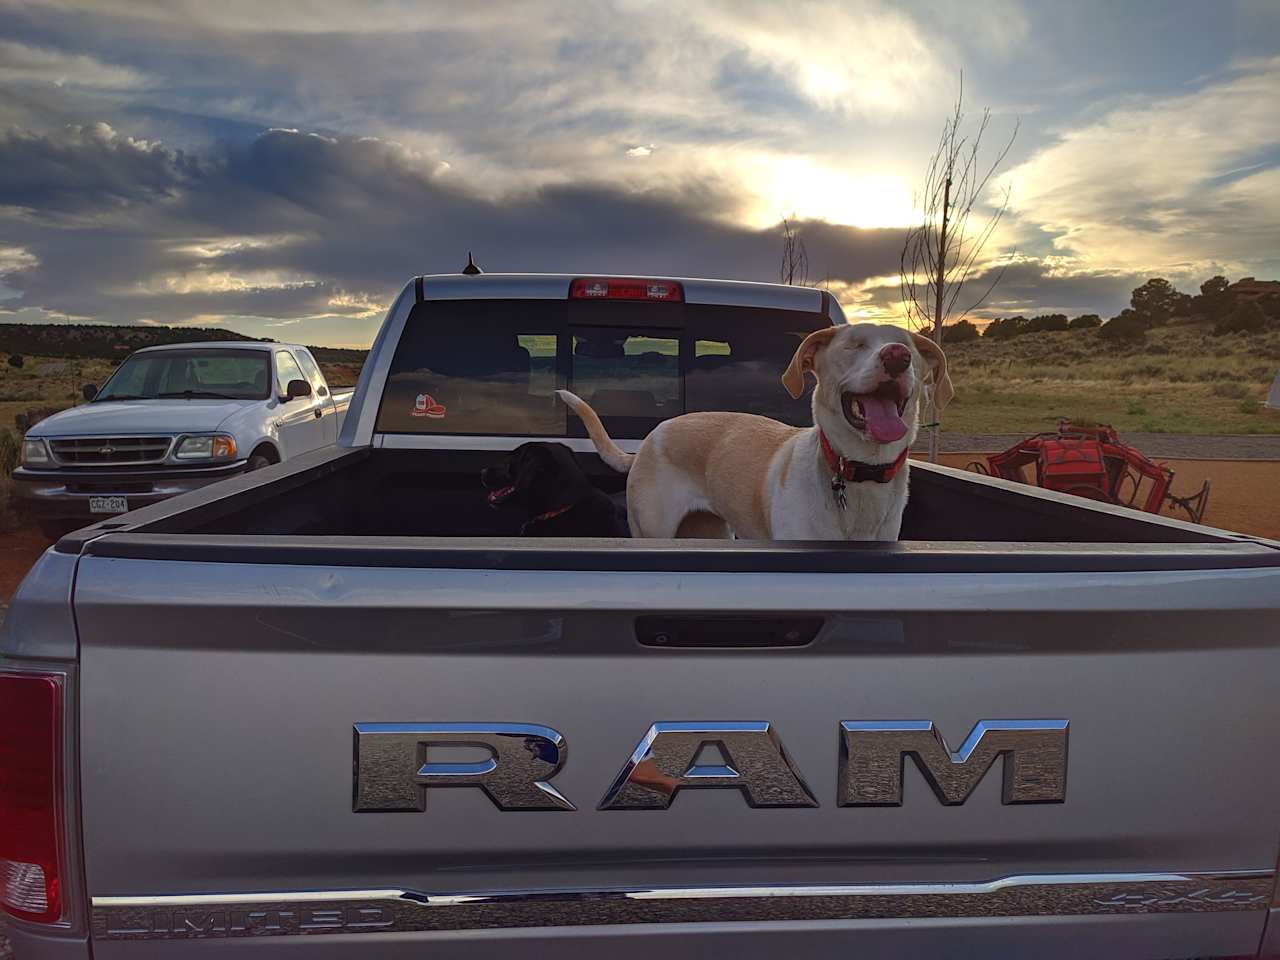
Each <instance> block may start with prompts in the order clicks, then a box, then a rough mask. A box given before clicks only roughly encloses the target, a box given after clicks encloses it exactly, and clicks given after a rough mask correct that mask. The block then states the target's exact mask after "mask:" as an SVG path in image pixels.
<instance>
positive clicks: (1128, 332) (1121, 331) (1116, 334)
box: [1098, 310, 1147, 343]
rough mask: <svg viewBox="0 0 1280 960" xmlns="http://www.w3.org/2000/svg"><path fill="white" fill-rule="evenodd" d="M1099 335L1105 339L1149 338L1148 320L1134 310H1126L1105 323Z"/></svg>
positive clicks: (1133, 339)
mask: <svg viewBox="0 0 1280 960" xmlns="http://www.w3.org/2000/svg"><path fill="white" fill-rule="evenodd" d="M1098 336H1099V337H1101V338H1102V339H1103V340H1119V341H1128V342H1131V343H1136V342H1140V341H1143V340H1145V339H1147V321H1146V320H1144V319H1143V318H1142V317H1140V316H1139V315H1138V314H1136V313H1134V312H1133V311H1132V310H1125V311H1124V312H1122V313H1121V314H1120V316H1118V317H1112V318H1111V319H1110V320H1108V321H1107V322H1106V323H1104V324H1103V325H1102V327H1101V328H1100V329H1099V330H1098Z"/></svg>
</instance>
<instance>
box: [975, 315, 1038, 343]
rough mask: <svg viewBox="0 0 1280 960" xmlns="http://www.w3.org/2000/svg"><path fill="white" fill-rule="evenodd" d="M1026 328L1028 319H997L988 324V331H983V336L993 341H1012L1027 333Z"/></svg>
mask: <svg viewBox="0 0 1280 960" xmlns="http://www.w3.org/2000/svg"><path fill="white" fill-rule="evenodd" d="M1026 328H1027V318H1026V317H996V319H994V320H992V321H991V322H990V323H989V324H987V329H985V330H983V331H982V335H983V336H984V337H990V338H991V339H992V340H1012V339H1013V338H1014V337H1016V336H1018V335H1019V334H1021V333H1024V332H1026Z"/></svg>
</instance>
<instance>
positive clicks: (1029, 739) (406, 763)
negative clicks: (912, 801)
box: [352, 720, 1068, 813]
mask: <svg viewBox="0 0 1280 960" xmlns="http://www.w3.org/2000/svg"><path fill="white" fill-rule="evenodd" d="M1067 730H1068V723H1067V721H1066V720H982V721H980V722H979V723H978V724H976V725H975V726H974V728H973V730H972V731H971V732H970V734H969V736H968V737H967V738H966V739H965V741H964V743H963V744H962V745H961V747H960V749H959V750H957V751H954V752H952V751H951V750H950V749H949V748H948V747H947V745H946V742H945V741H944V740H943V739H942V736H941V734H940V733H939V732H938V730H937V728H936V727H935V726H934V725H933V723H932V722H931V721H928V720H905V721H904V720H893V721H879V720H875V721H859V720H846V721H844V722H843V723H841V724H840V766H839V775H838V778H837V797H836V801H837V804H838V805H839V806H842V807H856V806H897V805H900V804H901V803H902V791H903V786H902V781H903V776H904V772H903V768H904V766H905V761H906V758H908V757H910V758H911V759H912V760H913V761H914V763H915V765H916V766H917V767H918V768H919V770H920V773H921V774H922V775H923V777H924V779H925V781H926V782H927V783H928V784H929V786H930V787H931V788H932V789H933V792H934V793H935V794H936V795H937V798H938V800H939V801H941V802H942V803H944V804H948V805H954V804H961V803H964V802H965V801H966V800H967V799H968V798H969V796H970V794H972V793H973V791H974V789H975V788H976V787H977V786H978V784H979V782H981V781H982V779H983V778H984V777H985V776H986V774H987V773H988V771H990V769H991V767H992V765H993V764H994V763H995V761H996V760H997V759H1003V764H1004V784H1003V791H1002V794H1001V802H1002V803H1006V804H1013V803H1062V802H1063V801H1064V800H1065V798H1066V787H1067ZM354 733H355V788H354V800H353V804H352V809H354V810H355V812H357V813H388V812H397V811H422V810H425V809H426V806H427V790H428V788H431V787H476V788H478V789H480V790H483V791H484V793H485V794H486V795H487V796H488V797H489V799H490V800H492V801H493V803H494V805H495V806H497V807H498V809H499V810H574V809H576V808H575V807H574V805H573V804H572V803H570V802H569V800H568V799H566V798H565V797H564V796H563V795H562V794H561V793H560V792H559V791H558V790H556V788H555V787H553V786H551V785H550V784H549V783H548V782H547V781H548V780H550V779H551V778H552V777H554V776H555V775H556V773H558V772H559V770H560V768H561V767H562V766H564V763H565V759H566V757H567V755H568V744H567V743H566V741H565V738H564V736H563V735H562V734H560V733H559V731H556V730H553V729H551V728H550V727H545V726H541V725H538V724H529V723H418V724H415V723H359V724H356V725H355V731H354ZM459 746H470V747H479V748H481V749H483V750H485V751H487V752H488V754H489V755H488V757H487V758H485V759H483V760H480V761H476V762H470V763H446V762H440V761H439V760H433V759H431V756H430V754H431V749H432V747H436V748H439V747H459ZM708 748H712V749H714V750H716V751H718V753H719V757H718V758H716V761H715V762H708V761H707V760H706V759H705V758H704V756H703V755H704V753H705V752H706V751H707V750H708ZM685 788H700V789H708V788H719V789H726V788H727V789H733V790H738V791H740V792H741V794H742V796H743V799H744V800H745V801H746V802H747V803H748V804H749V805H750V806H752V807H816V806H818V805H819V804H818V801H817V800H816V799H815V798H814V796H813V794H812V793H811V792H810V790H809V788H808V787H807V786H806V785H805V781H804V778H803V777H802V776H801V774H800V771H799V770H798V769H797V768H796V766H795V764H794V763H793V762H792V760H791V758H790V756H789V755H788V754H787V751H786V749H785V748H784V747H783V745H782V741H781V740H780V739H779V738H778V736H777V734H776V733H775V732H774V729H773V727H772V726H771V725H770V724H769V723H768V721H764V720H755V721H699V722H693V723H673V722H661V723H655V724H653V725H652V726H651V727H650V728H649V730H648V732H647V733H646V734H645V735H644V737H643V738H642V739H641V741H640V743H639V745H638V746H637V747H636V749H635V750H634V752H633V753H632V755H631V757H630V759H628V761H627V762H626V764H624V766H623V768H622V770H621V772H620V773H619V774H618V776H617V777H616V778H615V779H614V781H613V783H612V784H611V785H610V786H609V788H608V790H606V791H605V794H604V796H603V797H602V798H601V800H600V803H599V806H598V809H600V810H665V809H667V808H668V807H669V806H670V805H671V803H672V801H673V799H674V798H675V795H676V793H678V792H679V791H680V790H682V789H685Z"/></svg>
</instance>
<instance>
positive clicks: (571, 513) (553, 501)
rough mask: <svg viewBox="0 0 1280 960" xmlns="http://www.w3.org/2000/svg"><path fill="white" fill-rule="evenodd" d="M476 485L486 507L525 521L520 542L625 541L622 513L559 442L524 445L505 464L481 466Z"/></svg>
mask: <svg viewBox="0 0 1280 960" xmlns="http://www.w3.org/2000/svg"><path fill="white" fill-rule="evenodd" d="M480 482H481V483H483V484H484V485H485V487H486V488H487V489H488V490H489V505H490V506H493V507H500V506H502V505H504V504H507V503H510V504H514V505H517V506H519V507H521V508H523V510H524V511H525V513H526V514H527V516H528V518H529V519H527V520H526V521H525V522H524V525H523V526H522V527H521V528H520V535H521V536H525V537H626V536H629V535H630V534H629V532H628V530H627V518H626V513H625V511H624V510H623V509H622V508H621V507H620V506H619V505H618V504H617V503H615V502H614V501H613V500H612V499H610V497H609V495H608V494H606V493H605V492H604V491H602V490H597V489H596V488H595V487H594V486H593V485H592V483H591V481H590V480H589V479H588V478H587V475H586V474H585V473H583V472H582V468H581V467H580V466H578V461H577V460H576V459H574V456H573V451H572V450H570V449H569V448H568V447H567V446H565V445H564V444H563V443H523V444H521V445H520V446H518V447H516V448H515V449H514V450H512V451H511V453H510V455H509V456H508V457H507V460H506V462H505V463H503V464H502V465H501V466H496V467H485V468H484V470H482V471H481V472H480Z"/></svg>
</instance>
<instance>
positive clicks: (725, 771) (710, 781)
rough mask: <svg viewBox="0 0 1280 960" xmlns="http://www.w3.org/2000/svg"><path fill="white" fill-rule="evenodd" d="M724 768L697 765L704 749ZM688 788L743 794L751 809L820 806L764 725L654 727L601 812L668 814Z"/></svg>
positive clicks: (658, 724) (602, 805)
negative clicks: (710, 750)
mask: <svg viewBox="0 0 1280 960" xmlns="http://www.w3.org/2000/svg"><path fill="white" fill-rule="evenodd" d="M708 746H710V747H715V748H716V749H718V750H719V751H720V754H721V759H723V761H724V762H723V763H719V764H699V763H698V762H697V761H698V755H699V754H700V753H701V752H702V751H703V750H704V749H705V748H706V747H708ZM686 787H697V788H702V789H706V788H709V787H711V788H714V787H720V788H725V787H728V788H730V789H735V790H741V791H742V795H743V797H744V798H745V799H746V801H747V803H748V804H749V805H751V806H753V807H816V806H817V805H818V801H817V800H815V799H814V798H813V794H812V793H810V792H809V788H808V787H806V786H805V785H804V781H803V780H802V779H801V778H800V774H799V773H798V772H797V771H796V768H795V765H794V764H793V763H792V762H791V758H790V757H788V756H787V752H786V750H785V749H783V746H782V742H781V741H780V740H778V738H777V736H775V734H774V732H773V728H772V727H771V726H770V725H769V724H768V723H767V722H766V721H758V722H746V723H655V724H654V725H653V726H651V727H650V728H649V732H648V733H646V734H645V735H644V738H643V739H641V741H640V744H639V746H637V747H636V749H635V752H634V753H632V754H631V759H630V760H628V761H627V763H626V765H625V766H624V767H623V768H622V772H621V773H619V774H618V776H617V778H616V779H615V780H614V781H613V785H612V786H610V787H609V789H608V790H607V791H606V792H605V795H604V798H603V799H602V800H601V801H600V807H599V808H600V809H601V810H665V809H666V808H667V807H669V806H671V801H672V800H673V799H674V798H675V795H676V793H677V792H678V791H680V790H682V789H684V788H686Z"/></svg>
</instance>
